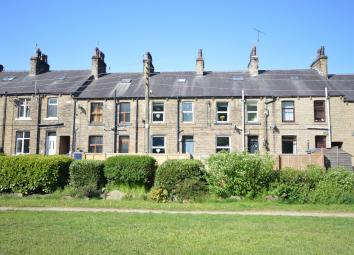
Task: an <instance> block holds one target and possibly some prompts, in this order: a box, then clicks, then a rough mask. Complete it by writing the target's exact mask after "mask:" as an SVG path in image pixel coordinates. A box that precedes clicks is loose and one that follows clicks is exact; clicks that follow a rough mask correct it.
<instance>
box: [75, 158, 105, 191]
mask: <svg viewBox="0 0 354 255" xmlns="http://www.w3.org/2000/svg"><path fill="white" fill-rule="evenodd" d="M103 169H104V161H96V160H76V161H74V162H72V163H71V165H70V169H69V171H70V181H69V183H70V186H71V187H73V188H74V189H75V191H76V192H77V195H78V196H87V197H92V196H94V195H95V194H98V193H99V189H100V188H102V187H104V185H105V183H106V179H105V177H104V174H103Z"/></svg>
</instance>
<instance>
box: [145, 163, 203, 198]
mask: <svg viewBox="0 0 354 255" xmlns="http://www.w3.org/2000/svg"><path fill="white" fill-rule="evenodd" d="M207 190H208V188H207V181H206V171H205V168H204V165H203V164H202V162H200V161H199V160H191V159H188V160H167V161H165V162H164V163H163V164H162V165H161V166H160V167H159V168H158V169H157V172H156V178H155V189H154V190H153V192H152V193H153V194H151V195H150V197H154V196H155V197H156V198H155V200H157V201H164V200H178V201H183V200H189V199H196V198H199V197H201V196H203V195H204V194H205V193H206V192H207Z"/></svg>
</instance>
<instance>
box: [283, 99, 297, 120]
mask: <svg viewBox="0 0 354 255" xmlns="http://www.w3.org/2000/svg"><path fill="white" fill-rule="evenodd" d="M281 108H282V121H283V122H294V121H295V107H294V101H282V102H281Z"/></svg>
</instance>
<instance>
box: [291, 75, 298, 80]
mask: <svg viewBox="0 0 354 255" xmlns="http://www.w3.org/2000/svg"><path fill="white" fill-rule="evenodd" d="M290 79H292V80H298V79H299V76H291V77H290Z"/></svg>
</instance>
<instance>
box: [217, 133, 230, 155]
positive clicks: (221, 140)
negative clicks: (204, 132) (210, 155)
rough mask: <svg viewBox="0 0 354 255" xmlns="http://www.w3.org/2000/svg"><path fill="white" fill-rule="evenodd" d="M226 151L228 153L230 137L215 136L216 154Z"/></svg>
mask: <svg viewBox="0 0 354 255" xmlns="http://www.w3.org/2000/svg"><path fill="white" fill-rule="evenodd" d="M220 151H226V152H230V151H231V147H230V137H229V136H217V137H216V152H220Z"/></svg>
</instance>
